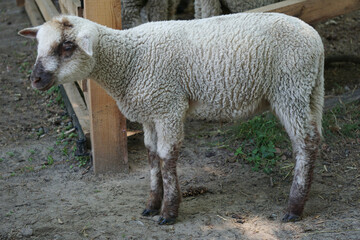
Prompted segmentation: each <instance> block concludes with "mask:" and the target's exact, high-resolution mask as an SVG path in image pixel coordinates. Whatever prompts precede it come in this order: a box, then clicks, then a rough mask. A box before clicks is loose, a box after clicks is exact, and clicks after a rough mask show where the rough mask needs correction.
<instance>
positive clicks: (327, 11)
mask: <svg viewBox="0 0 360 240" xmlns="http://www.w3.org/2000/svg"><path fill="white" fill-rule="evenodd" d="M357 9H360V0H341V1H339V0H287V1H283V2H279V3H275V4H271V5H267V6H264V7H261V8H256V9H253V10H250V11H248V12H280V13H285V14H288V15H291V16H295V17H298V18H300V19H302V20H303V21H305V22H307V23H311V24H314V23H317V22H320V21H324V20H326V19H329V18H332V17H335V16H338V15H342V14H345V13H348V12H351V11H355V10H357Z"/></svg>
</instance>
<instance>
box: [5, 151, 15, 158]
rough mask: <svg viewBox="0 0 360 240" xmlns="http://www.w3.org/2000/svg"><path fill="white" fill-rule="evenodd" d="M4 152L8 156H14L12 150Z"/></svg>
mask: <svg viewBox="0 0 360 240" xmlns="http://www.w3.org/2000/svg"><path fill="white" fill-rule="evenodd" d="M6 154H7V155H8V156H9V157H13V156H15V153H14V152H7V153H6Z"/></svg>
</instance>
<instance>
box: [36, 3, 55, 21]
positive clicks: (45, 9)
mask: <svg viewBox="0 0 360 240" xmlns="http://www.w3.org/2000/svg"><path fill="white" fill-rule="evenodd" d="M35 1H36V3H37V5H38V7H39V9H40V11H41V13H42V15H43V17H44V19H45V20H46V21H49V20H50V19H52V18H53V17H55V16H58V15H60V14H59V12H58V10H57V9H56V7H55V5H54V4H53V2H52V1H50V0H35Z"/></svg>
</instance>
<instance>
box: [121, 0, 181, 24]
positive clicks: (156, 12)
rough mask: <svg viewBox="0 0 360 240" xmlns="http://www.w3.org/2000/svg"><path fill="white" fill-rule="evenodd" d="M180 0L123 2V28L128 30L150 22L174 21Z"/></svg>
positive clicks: (128, 0)
mask: <svg viewBox="0 0 360 240" xmlns="http://www.w3.org/2000/svg"><path fill="white" fill-rule="evenodd" d="M179 3H180V0H161V1H159V0H123V1H121V16H122V27H123V29H128V28H132V27H136V26H138V25H140V24H142V23H146V22H150V21H163V20H173V19H174V18H175V13H176V7H177V6H178V5H179Z"/></svg>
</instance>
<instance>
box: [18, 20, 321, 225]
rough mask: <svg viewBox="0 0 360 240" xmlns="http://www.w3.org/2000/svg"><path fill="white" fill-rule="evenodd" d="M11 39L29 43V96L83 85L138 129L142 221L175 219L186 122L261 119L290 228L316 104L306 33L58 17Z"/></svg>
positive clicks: (309, 168) (254, 23) (282, 25)
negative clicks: (275, 149)
mask: <svg viewBox="0 0 360 240" xmlns="http://www.w3.org/2000/svg"><path fill="white" fill-rule="evenodd" d="M20 34H21V35H24V36H27V37H32V38H34V37H36V38H37V39H38V42H39V44H38V58H37V63H36V65H35V68H34V72H33V75H32V77H31V79H32V85H33V86H34V87H35V88H37V89H41V90H45V89H47V88H48V87H50V86H52V84H61V83H66V82H73V81H78V80H82V79H85V78H92V79H94V80H95V81H97V83H98V84H100V85H101V86H102V87H103V88H104V89H105V90H106V91H107V92H108V93H109V94H110V95H111V96H112V97H113V98H114V99H115V100H116V102H117V104H118V106H119V109H120V111H121V112H122V113H123V114H124V115H125V116H126V117H127V118H128V119H129V120H132V121H137V122H140V123H142V124H143V129H144V142H145V146H146V148H147V149H148V152H149V163H150V169H151V171H150V172H151V175H150V179H151V184H150V187H151V190H150V197H149V200H148V202H147V204H146V207H145V210H144V211H143V215H152V214H156V213H158V212H160V221H159V223H160V224H172V223H174V222H175V219H176V217H177V216H178V212H179V206H180V202H181V191H180V187H179V181H178V178H177V173H176V162H177V159H178V156H179V150H180V147H181V142H182V140H183V137H184V122H185V119H186V117H191V118H197V119H209V120H216V119H218V120H232V119H234V118H242V117H247V116H249V115H251V114H254V113H257V112H261V111H265V110H270V111H272V112H273V113H274V114H275V115H276V116H277V117H278V119H279V120H280V122H281V124H282V125H283V126H284V128H285V130H286V132H287V133H288V135H289V137H290V140H291V142H292V146H293V152H294V157H295V159H296V165H295V172H294V179H293V183H292V187H291V190H290V195H289V203H288V208H287V213H286V215H285V217H284V218H283V220H284V221H296V220H299V219H300V217H301V214H302V212H303V209H304V206H305V202H306V200H307V197H308V194H309V190H310V185H311V179H312V173H313V168H314V162H315V159H316V156H317V150H318V144H319V141H320V138H321V121H322V108H323V103H324V76H323V75H324V48H323V44H322V42H321V38H320V36H319V35H318V33H317V32H316V31H315V30H314V29H313V28H312V27H311V26H309V25H307V24H306V23H304V22H302V21H301V20H299V19H296V18H294V17H290V16H286V15H284V14H277V13H252V14H249V13H242V14H233V15H227V16H220V17H213V18H208V19H201V20H192V21H170V22H155V23H147V24H143V25H141V26H139V27H135V28H132V29H130V30H123V31H120V30H114V29H110V28H107V27H105V26H101V25H99V24H96V23H94V22H91V21H89V20H86V19H82V18H79V17H74V16H59V17H56V18H54V19H53V20H51V21H49V22H47V23H45V24H43V25H42V26H39V27H36V28H29V29H24V30H22V31H20ZM59 49H60V50H61V51H59Z"/></svg>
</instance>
